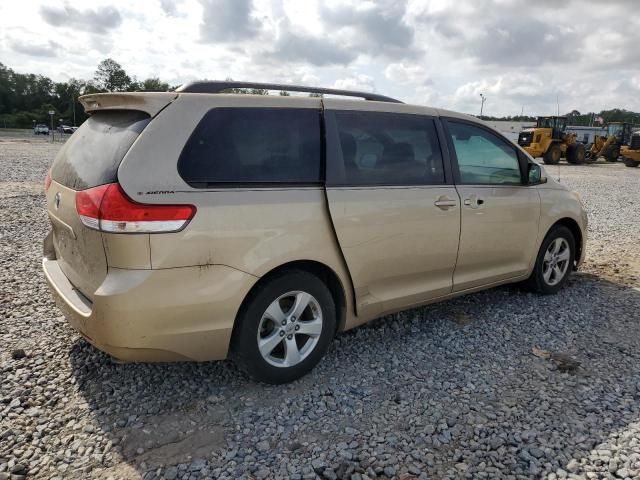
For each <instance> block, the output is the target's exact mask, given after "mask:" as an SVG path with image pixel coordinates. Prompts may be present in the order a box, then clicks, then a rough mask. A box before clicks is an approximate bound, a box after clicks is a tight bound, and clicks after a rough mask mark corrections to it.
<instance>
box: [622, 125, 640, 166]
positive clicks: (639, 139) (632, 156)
mask: <svg viewBox="0 0 640 480" xmlns="http://www.w3.org/2000/svg"><path fill="white" fill-rule="evenodd" d="M620 155H622V159H623V160H624V164H625V165H626V166H627V167H637V166H639V165H640V132H636V133H634V134H633V135H632V136H631V140H630V141H629V145H624V146H623V147H622V148H620Z"/></svg>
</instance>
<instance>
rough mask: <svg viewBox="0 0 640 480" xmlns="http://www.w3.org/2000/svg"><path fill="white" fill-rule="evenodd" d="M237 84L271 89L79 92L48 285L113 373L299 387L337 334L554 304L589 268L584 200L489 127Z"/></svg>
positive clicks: (48, 251)
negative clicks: (502, 300)
mask: <svg viewBox="0 0 640 480" xmlns="http://www.w3.org/2000/svg"><path fill="white" fill-rule="evenodd" d="M256 85H258V86H257V87H256ZM231 87H237V88H243V87H246V88H276V87H277V86H274V85H262V84H245V83H240V82H234V83H229V82H201V83H194V84H192V85H189V86H186V87H184V88H182V89H181V90H179V91H178V92H177V93H176V92H173V93H126V94H123V93H118V94H95V95H87V96H84V97H81V99H80V101H81V102H82V104H83V105H84V107H85V110H86V111H87V112H88V113H89V114H91V116H90V117H89V119H88V120H87V121H86V122H84V124H83V125H82V126H81V127H80V129H79V130H78V132H77V133H76V134H75V135H73V136H71V137H70V138H69V140H68V141H67V142H66V144H65V145H64V146H63V147H62V149H61V150H60V152H59V153H58V155H57V156H56V158H55V161H54V162H53V166H52V168H51V172H50V176H49V177H48V178H47V181H46V185H47V189H46V198H47V205H48V211H49V217H50V220H51V226H52V231H51V232H49V234H48V235H47V237H46V239H45V242H44V260H43V268H44V273H45V275H46V278H47V280H48V282H49V284H50V286H51V288H52V291H53V294H54V296H55V298H56V301H57V303H58V305H59V306H60V308H61V309H62V310H63V312H64V313H65V315H66V317H67V319H68V321H69V323H70V324H71V325H72V326H73V327H74V328H75V329H77V330H78V331H79V332H80V333H81V334H82V336H84V338H86V339H87V340H88V341H89V342H90V343H92V344H93V345H95V346H96V347H97V348H99V349H101V350H103V351H105V352H107V353H109V354H110V355H112V356H113V357H115V358H117V359H120V360H123V361H173V360H197V361H205V360H218V359H224V358H226V357H227V356H232V357H233V358H234V359H235V361H236V362H237V363H238V364H239V365H240V366H242V367H243V368H244V369H245V370H246V371H247V372H248V373H249V374H250V375H251V376H253V377H254V378H256V379H258V380H261V381H265V382H271V383H282V382H288V381H292V380H294V379H296V378H298V377H300V376H301V375H303V374H305V373H306V372H308V371H309V370H310V369H312V368H313V366H314V365H316V364H317V363H318V362H319V361H320V359H321V357H322V356H323V354H324V353H325V351H326V350H327V348H328V346H329V344H330V343H331V341H332V338H333V336H334V335H335V334H336V332H339V331H343V330H347V329H350V328H353V327H356V326H358V325H360V324H363V323H365V322H367V321H369V320H371V319H374V318H376V317H380V316H382V315H385V314H388V313H392V312H398V311H400V310H404V309H407V308H413V307H417V306H420V305H425V304H428V303H432V302H436V301H440V300H445V299H448V298H452V297H455V296H458V295H463V294H466V293H471V292H476V291H478V290H482V289H486V288H490V287H494V286H496V285H501V284H506V283H516V282H524V284H525V285H526V286H527V287H528V288H529V289H532V290H534V291H537V292H540V293H543V294H550V293H556V292H558V291H559V290H560V289H561V287H562V286H563V285H564V284H565V282H566V281H567V278H568V276H569V274H570V272H571V271H572V270H574V269H576V268H577V267H578V265H579V264H580V262H581V261H582V259H583V257H584V252H585V241H586V232H587V217H586V214H585V210H584V209H583V207H582V204H581V202H580V199H579V198H578V196H577V194H575V193H572V192H571V191H569V190H568V189H567V187H565V186H564V185H561V184H559V183H557V182H555V181H554V180H553V179H551V178H548V177H547V176H546V175H545V172H544V169H543V167H542V166H540V165H538V164H537V163H535V162H534V161H533V159H532V158H531V157H530V156H529V155H528V154H526V152H524V151H523V150H522V149H521V148H520V147H518V146H517V145H514V143H513V142H511V141H509V140H508V139H507V138H505V137H504V136H503V135H501V134H500V133H498V132H497V131H495V130H493V129H492V128H490V127H488V126H487V125H486V124H484V122H482V121H480V120H477V119H475V118H473V117H470V116H468V115H463V114H459V113H455V112H450V111H446V110H440V109H434V108H428V107H421V106H416V105H405V104H402V103H399V102H397V101H395V100H393V99H389V98H387V97H383V96H380V95H375V94H369V93H360V92H348V91H336V90H327V89H311V88H306V87H292V86H290V85H288V86H286V89H287V90H289V91H295V89H299V90H306V91H311V92H312V93H315V94H328V93H332V94H340V95H343V96H347V95H351V96H360V97H363V98H364V99H365V100H364V101H362V100H354V99H344V98H327V97H324V98H318V97H316V98H310V97H302V96H261V95H233V94H225V93H220V92H221V91H222V90H224V89H226V88H231ZM282 88H285V87H282ZM195 92H200V93H195Z"/></svg>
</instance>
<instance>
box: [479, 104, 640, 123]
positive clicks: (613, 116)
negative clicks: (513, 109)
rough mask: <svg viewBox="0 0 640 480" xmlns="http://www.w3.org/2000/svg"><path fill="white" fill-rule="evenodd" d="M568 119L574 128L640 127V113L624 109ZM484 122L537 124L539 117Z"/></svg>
mask: <svg viewBox="0 0 640 480" xmlns="http://www.w3.org/2000/svg"><path fill="white" fill-rule="evenodd" d="M562 116H563V117H567V125H574V126H582V127H588V126H596V127H597V126H600V125H606V124H607V123H610V122H628V123H631V124H634V125H640V113H637V112H632V111H631V110H625V109H624V108H612V109H611V110H601V111H600V112H599V113H596V112H588V113H580V112H579V111H578V110H572V111H571V112H568V113H565V114H563V115H562ZM482 119H483V120H505V121H509V122H531V123H535V121H536V119H537V117H532V116H530V115H513V116H508V117H490V116H487V115H483V116H482Z"/></svg>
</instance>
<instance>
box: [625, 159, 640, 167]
mask: <svg viewBox="0 0 640 480" xmlns="http://www.w3.org/2000/svg"><path fill="white" fill-rule="evenodd" d="M624 164H625V165H626V166H627V167H631V168H635V167H637V166H638V165H640V162H639V161H637V160H632V159H630V158H625V159H624Z"/></svg>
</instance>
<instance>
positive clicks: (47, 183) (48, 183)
mask: <svg viewBox="0 0 640 480" xmlns="http://www.w3.org/2000/svg"><path fill="white" fill-rule="evenodd" d="M50 186H51V170H49V171H48V172H47V176H46V177H44V191H45V192H46V191H47V190H49V187H50Z"/></svg>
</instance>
